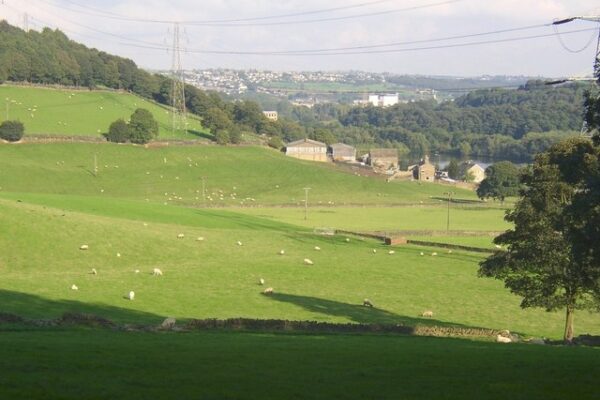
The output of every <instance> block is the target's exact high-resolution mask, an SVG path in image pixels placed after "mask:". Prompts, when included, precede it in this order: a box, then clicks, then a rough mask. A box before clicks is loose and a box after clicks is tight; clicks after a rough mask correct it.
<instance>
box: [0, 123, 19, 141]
mask: <svg viewBox="0 0 600 400" xmlns="http://www.w3.org/2000/svg"><path fill="white" fill-rule="evenodd" d="M24 133H25V127H24V126H23V123H22V122H21V121H4V122H2V124H0V139H4V140H8V141H9V142H18V141H19V140H21V138H22V137H23V135H24Z"/></svg>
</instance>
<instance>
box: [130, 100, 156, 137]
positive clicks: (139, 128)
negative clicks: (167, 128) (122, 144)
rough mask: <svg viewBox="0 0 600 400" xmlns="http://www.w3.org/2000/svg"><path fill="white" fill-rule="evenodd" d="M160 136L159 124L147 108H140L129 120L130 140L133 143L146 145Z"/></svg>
mask: <svg viewBox="0 0 600 400" xmlns="http://www.w3.org/2000/svg"><path fill="white" fill-rule="evenodd" d="M157 136H158V122H156V120H155V119H154V116H153V115H152V113H151V112H150V111H148V110H146V109H145V108H138V109H137V110H135V111H134V112H133V114H131V119H130V120H129V140H130V141H131V143H138V144H144V143H148V142H149V141H150V140H152V139H154V138H155V137H157Z"/></svg>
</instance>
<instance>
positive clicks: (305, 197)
mask: <svg viewBox="0 0 600 400" xmlns="http://www.w3.org/2000/svg"><path fill="white" fill-rule="evenodd" d="M309 190H310V188H309V187H305V188H304V220H305V221H306V220H307V219H308V191H309Z"/></svg>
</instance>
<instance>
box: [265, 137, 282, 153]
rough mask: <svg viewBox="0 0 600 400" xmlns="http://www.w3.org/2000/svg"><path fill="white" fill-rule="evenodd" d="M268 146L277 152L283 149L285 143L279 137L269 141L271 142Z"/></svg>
mask: <svg viewBox="0 0 600 400" xmlns="http://www.w3.org/2000/svg"><path fill="white" fill-rule="evenodd" d="M267 144H268V145H269V147H272V148H274V149H277V150H281V148H282V147H283V141H282V140H281V138H280V137H279V136H273V137H272V138H271V139H269V142H268V143H267Z"/></svg>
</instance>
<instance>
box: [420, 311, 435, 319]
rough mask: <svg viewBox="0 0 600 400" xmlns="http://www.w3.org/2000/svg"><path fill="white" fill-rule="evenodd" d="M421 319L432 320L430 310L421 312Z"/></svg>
mask: <svg viewBox="0 0 600 400" xmlns="http://www.w3.org/2000/svg"><path fill="white" fill-rule="evenodd" d="M421 317H425V318H432V317H433V311H431V310H426V311H423V312H422V313H421Z"/></svg>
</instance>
